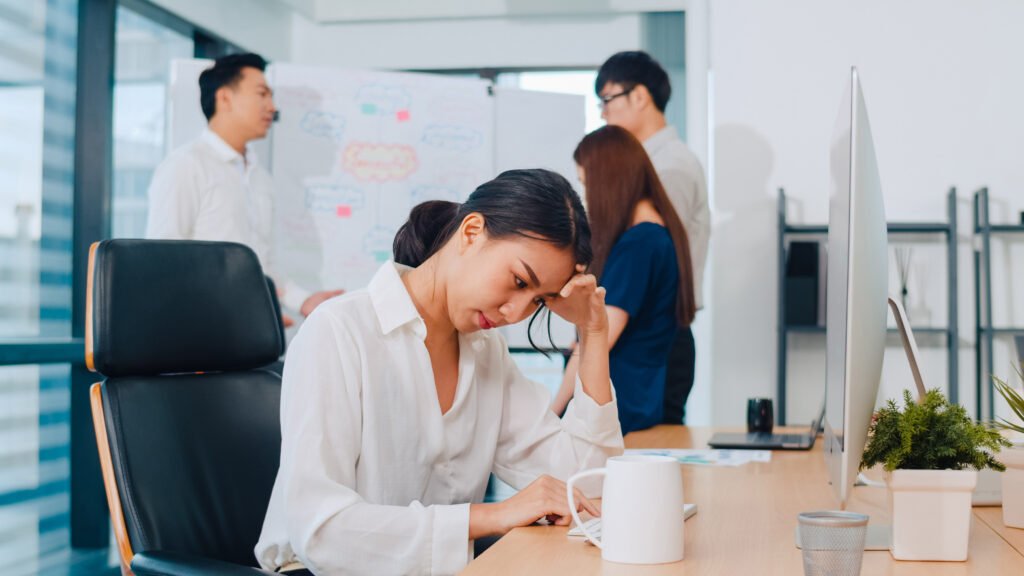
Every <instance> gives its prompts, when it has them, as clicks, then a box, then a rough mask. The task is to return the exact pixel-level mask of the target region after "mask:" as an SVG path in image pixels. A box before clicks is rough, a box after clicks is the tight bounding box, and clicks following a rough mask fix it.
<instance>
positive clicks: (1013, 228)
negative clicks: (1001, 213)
mask: <svg viewBox="0 0 1024 576" xmlns="http://www.w3.org/2000/svg"><path fill="white" fill-rule="evenodd" d="M988 230H989V232H992V233H999V234H1024V224H990V225H989V227H988Z"/></svg>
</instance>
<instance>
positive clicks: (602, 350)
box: [567, 330, 612, 405]
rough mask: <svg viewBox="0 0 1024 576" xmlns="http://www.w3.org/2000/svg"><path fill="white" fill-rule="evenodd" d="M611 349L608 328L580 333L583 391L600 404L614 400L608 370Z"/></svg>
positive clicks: (580, 373) (580, 365)
mask: <svg viewBox="0 0 1024 576" xmlns="http://www.w3.org/2000/svg"><path fill="white" fill-rule="evenodd" d="M609 349H610V346H609V344H608V331H607V330H602V331H599V332H595V333H590V334H587V333H580V345H579V376H580V381H581V382H582V384H583V391H584V392H586V394H587V396H590V397H591V398H592V399H593V400H594V402H597V403H598V404H599V405H604V404H607V403H609V402H611V401H612V386H611V377H610V376H609V371H608V351H609ZM567 372H568V370H567Z"/></svg>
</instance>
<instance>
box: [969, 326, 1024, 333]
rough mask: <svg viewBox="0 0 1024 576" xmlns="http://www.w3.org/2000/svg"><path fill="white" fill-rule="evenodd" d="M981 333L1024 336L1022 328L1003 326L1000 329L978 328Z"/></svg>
mask: <svg viewBox="0 0 1024 576" xmlns="http://www.w3.org/2000/svg"><path fill="white" fill-rule="evenodd" d="M978 331H979V332H981V333H983V334H984V333H992V334H1024V328H1013V327H1011V326H1004V327H1002V328H984V327H982V328H979V329H978Z"/></svg>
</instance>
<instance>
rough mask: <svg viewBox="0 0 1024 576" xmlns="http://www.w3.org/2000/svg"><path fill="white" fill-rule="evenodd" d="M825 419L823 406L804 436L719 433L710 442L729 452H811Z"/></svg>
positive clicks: (711, 445)
mask: <svg viewBox="0 0 1024 576" xmlns="http://www.w3.org/2000/svg"><path fill="white" fill-rule="evenodd" d="M824 419H825V405H824V404H822V406H821V411H820V412H818V417H817V418H816V419H815V420H814V422H811V429H810V430H808V431H807V432H804V433H802V434H769V433H767V432H751V433H746V434H744V433H733V434H729V433H722V432H719V433H717V434H715V435H714V436H712V437H711V440H708V446H710V447H712V448H724V449H729V450H810V449H811V448H813V447H814V441H815V440H816V439H817V438H818V431H819V430H821V421H822V420H824Z"/></svg>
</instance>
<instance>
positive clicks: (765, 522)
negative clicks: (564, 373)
mask: <svg viewBox="0 0 1024 576" xmlns="http://www.w3.org/2000/svg"><path fill="white" fill-rule="evenodd" d="M712 432H714V430H712V429H708V428H686V427H683V426H659V427H657V428H653V429H651V430H645V431H643V432H635V433H633V434H630V435H629V436H627V437H626V447H628V448H687V447H704V446H706V444H707V439H708V438H709V437H710V436H711V433H712ZM821 444H822V443H821V442H820V439H819V442H818V443H816V444H815V448H814V450H812V451H810V452H802V451H777V452H774V453H773V454H772V461H771V462H770V463H751V464H746V465H744V466H740V467H736V468H724V467H722V468H713V467H698V466H684V467H683V495H684V497H685V500H686V501H687V502H695V503H696V504H697V515H696V516H694V517H693V518H691V519H690V520H688V521H687V522H686V529H685V538H686V548H685V553H686V557H685V559H684V560H683V561H682V562H677V563H674V564H662V565H656V566H633V565H626V564H615V563H611V562H604V561H602V560H601V553H600V550H598V549H597V548H596V547H594V546H592V545H590V544H588V543H586V542H584V541H582V540H581V539H575V538H574V539H570V538H568V537H567V536H566V532H567V531H568V528H566V527H556V526H530V527H526V528H518V529H516V530H513V531H512V532H510V533H509V534H508V535H506V536H505V537H504V538H502V539H501V540H499V541H498V542H497V543H496V544H495V545H494V546H492V547H491V548H490V549H489V550H488V551H487V552H485V553H484V554H483V555H481V556H480V557H479V558H477V559H476V560H474V561H473V562H472V563H470V564H469V566H468V567H467V568H466V570H465V571H464V572H463V574H464V575H466V576H473V575H501V574H558V575H559V576H562V575H567V574H568V575H573V574H579V575H587V576H590V575H593V574H602V575H607V576H615V575H619V574H641V575H652V576H653V575H660V574H672V575H686V574H701V575H717V574H723V575H733V574H779V575H785V576H792V575H796V574H803V561H802V558H801V552H800V550H798V549H797V548H796V546H795V545H794V543H793V539H794V531H795V529H796V525H797V514H798V513H800V512H804V511H810V510H829V509H835V508H836V505H837V503H836V502H835V500H834V497H833V495H832V488H831V486H829V485H828V482H827V480H826V478H827V472H826V470H825V463H824V457H823V455H822V451H821ZM887 507H888V504H887V496H886V491H885V490H884V489H880V488H869V487H858V488H856V489H854V493H853V498H852V499H851V503H850V506H849V509H850V510H853V511H856V512H864V513H867V514H869V515H870V516H871V523H872V524H875V523H878V524H888V523H889V514H888V511H887ZM987 510H999V509H998V508H994V509H982V508H978V509H976V514H975V516H973V517H972V520H973V524H972V525H971V543H970V551H969V556H968V560H967V562H897V561H896V560H893V558H892V556H891V555H890V554H889V552H865V553H864V563H863V568H862V574H870V575H872V576H874V575H890V574H891V575H916V574H922V575H923V574H927V575H928V576H941V575H952V574H958V575H959V574H984V575H986V576H988V575H997V574H1018V575H1019V574H1024V555H1022V553H1021V552H1019V551H1018V550H1019V548H1018V549H1015V548H1014V547H1013V546H1012V545H1011V544H1009V543H1008V542H1007V541H1006V540H1004V539H1003V538H1002V537H1000V535H999V534H998V533H997V532H996V531H995V530H993V528H992V527H991V526H990V525H989V524H988V523H987V522H986V521H985V520H984V519H983V518H980V517H978V515H977V514H978V511H982V513H985V512H986V511H987ZM1001 522H1002V521H1001V520H1000V524H1001Z"/></svg>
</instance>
